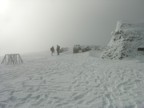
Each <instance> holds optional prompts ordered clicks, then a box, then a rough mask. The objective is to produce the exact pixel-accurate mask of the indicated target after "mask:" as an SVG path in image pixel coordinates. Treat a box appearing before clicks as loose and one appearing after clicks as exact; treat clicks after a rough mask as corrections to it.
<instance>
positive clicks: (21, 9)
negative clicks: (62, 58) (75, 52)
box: [0, 0, 144, 55]
mask: <svg viewBox="0 0 144 108" xmlns="http://www.w3.org/2000/svg"><path fill="white" fill-rule="evenodd" d="M143 5H144V0H0V55H1V54H4V53H16V52H18V53H28V52H38V51H49V48H50V47H51V46H52V45H54V46H56V45H57V44H59V45H60V46H63V47H66V46H73V45H74V44H90V45H91V44H93V45H103V46H104V45H107V43H108V42H109V40H110V38H111V31H113V30H114V29H115V26H116V22H117V21H118V20H128V21H131V22H138V23H140V22H144V14H143V11H144V6H143Z"/></svg>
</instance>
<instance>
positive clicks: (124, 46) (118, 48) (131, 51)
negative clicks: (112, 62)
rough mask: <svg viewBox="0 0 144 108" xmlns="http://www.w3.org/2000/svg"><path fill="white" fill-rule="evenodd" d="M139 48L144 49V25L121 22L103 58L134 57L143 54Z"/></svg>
mask: <svg viewBox="0 0 144 108" xmlns="http://www.w3.org/2000/svg"><path fill="white" fill-rule="evenodd" d="M138 48H144V23H141V24H130V23H126V22H120V21H119V22H117V26H116V30H115V31H114V32H112V38H111V40H110V42H109V43H108V46H107V49H106V50H105V51H104V52H103V53H102V58H110V59H123V58H125V57H134V56H136V55H139V54H141V51H138Z"/></svg>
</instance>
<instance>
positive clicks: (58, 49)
mask: <svg viewBox="0 0 144 108" xmlns="http://www.w3.org/2000/svg"><path fill="white" fill-rule="evenodd" d="M59 53H60V46H59V45H57V55H59Z"/></svg>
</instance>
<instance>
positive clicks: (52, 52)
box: [50, 45, 60, 55]
mask: <svg viewBox="0 0 144 108" xmlns="http://www.w3.org/2000/svg"><path fill="white" fill-rule="evenodd" d="M50 50H51V55H53V54H54V52H55V48H54V46H52V47H51V48H50ZM56 51H57V55H59V54H60V46H59V45H57V47H56Z"/></svg>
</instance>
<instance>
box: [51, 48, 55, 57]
mask: <svg viewBox="0 0 144 108" xmlns="http://www.w3.org/2000/svg"><path fill="white" fill-rule="evenodd" d="M50 50H51V55H52V56H53V53H54V52H55V49H54V47H53V46H52V47H51V48H50Z"/></svg>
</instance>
